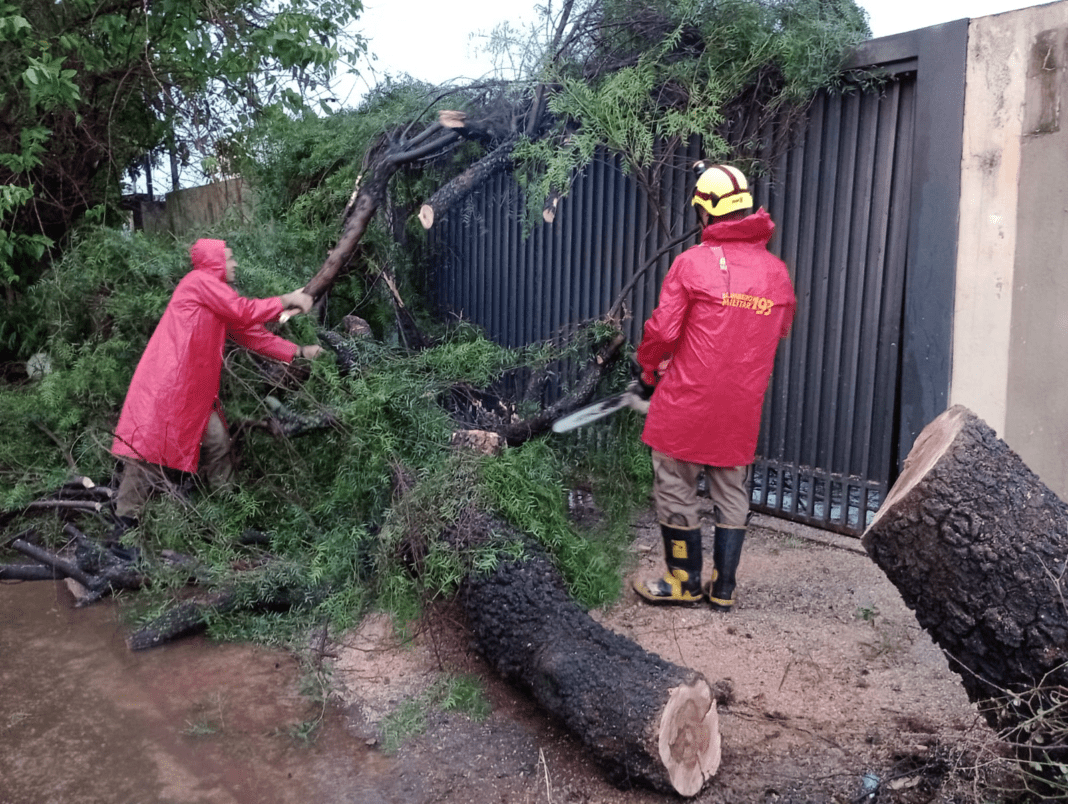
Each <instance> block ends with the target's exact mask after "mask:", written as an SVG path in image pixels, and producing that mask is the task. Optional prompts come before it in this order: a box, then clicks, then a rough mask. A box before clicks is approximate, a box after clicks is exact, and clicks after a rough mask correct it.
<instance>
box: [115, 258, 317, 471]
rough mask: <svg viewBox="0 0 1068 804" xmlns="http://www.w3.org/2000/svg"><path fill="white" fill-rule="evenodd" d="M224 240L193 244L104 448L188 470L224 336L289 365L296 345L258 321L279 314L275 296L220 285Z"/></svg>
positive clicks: (213, 393) (214, 387)
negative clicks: (247, 294) (248, 294)
mask: <svg viewBox="0 0 1068 804" xmlns="http://www.w3.org/2000/svg"><path fill="white" fill-rule="evenodd" d="M225 248H226V243H225V242H224V241H222V240H198V241H197V242H196V243H194V244H193V247H192V248H191V249H190V252H189V253H190V256H191V257H192V260H193V270H192V271H190V272H189V273H188V274H186V275H185V276H184V277H182V280H181V281H180V282H179V283H178V287H177V288H176V289H175V291H174V295H173V296H171V300H170V302H169V303H168V304H167V309H166V311H165V312H164V313H163V318H161V319H160V322H159V324H158V325H157V326H156V331H155V332H153V333H152V338H151V339H150V340H149V342H148V346H147V347H146V348H145V353H144V354H143V355H142V356H141V360H140V362H139V363H138V364H137V369H136V371H134V375H133V380H131V382H130V389H129V391H128V392H127V394H126V402H125V403H124V404H123V406H122V414H121V415H120V416H119V423H118V426H117V427H116V428H115V440H114V443H113V444H112V447H111V451H112V453H113V454H114V455H116V456H118V457H120V458H135V459H138V460H141V461H144V462H146V463H154V464H162V465H163V466H169V467H171V468H173V469H180V470H182V471H185V472H194V471H196V468H197V462H198V460H199V457H200V441H201V438H202V437H203V435H204V429H205V427H207V424H208V418H209V417H210V416H211V412H212V409H213V408H214V407H216V405H217V403H218V396H219V376H220V373H221V371H222V359H223V343H224V341H225V339H226V338H227V336H229V337H230V338H232V339H233V340H234V341H236V342H237V343H239V344H240V345H241V346H244V347H246V348H248V349H251V350H252V351H254V352H257V353H259V354H261V355H264V356H266V357H273V358H275V359H276V360H282V361H286V362H289V361H291V360H292V359H293V357H294V356H295V354H296V352H297V349H298V347H297V346H296V345H295V344H293V343H291V342H290V341H287V340H285V339H284V338H280V337H278V336H277V335H272V334H271V333H270V332H268V331H267V330H266V329H265V328H264V326H263V322H265V321H270V320H272V319H275V318H277V317H278V316H279V314H280V313H281V312H282V302H281V301H280V300H279V299H278V298H277V297H275V298H271V299H246V298H244V297H242V296H240V295H238V293H237V291H235V290H234V289H233V288H232V287H230V286H229V285H228V284H227V283H226V255H225V253H224V249H225Z"/></svg>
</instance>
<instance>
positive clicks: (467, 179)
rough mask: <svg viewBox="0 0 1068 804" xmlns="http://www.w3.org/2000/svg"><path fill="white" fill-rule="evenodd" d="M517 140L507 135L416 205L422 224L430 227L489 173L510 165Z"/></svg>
mask: <svg viewBox="0 0 1068 804" xmlns="http://www.w3.org/2000/svg"><path fill="white" fill-rule="evenodd" d="M516 142H518V138H517V137H514V136H513V137H509V138H508V139H506V140H505V141H504V142H502V143H501V144H500V145H498V146H497V147H496V148H494V149H493V150H492V151H490V153H488V154H486V155H485V156H484V157H482V158H481V159H479V160H478V161H477V162H475V163H474V164H473V165H471V167H469V168H468V169H467V170H465V171H464V172H463V173H461V174H460V175H459V176H456V177H455V178H453V179H452V180H451V181H450V182H449V183H448V184H446V185H444V186H443V187H441V188H440V189H439V190H438V191H437V192H436V193H434V195H432V196H431V197H430V198H429V199H428V200H427V201H426V203H424V204H423V206H422V207H420V209H419V222H420V223H421V224H422V225H423V228H424V229H429V228H430V227H431V226H433V225H434V221H435V219H436V218H437V217H439V216H440V215H441V214H442V213H444V212H445V211H446V210H448V209H451V208H452V207H454V206H455V205H456V204H458V203H459V202H460V201H462V200H463V199H464V198H466V197H467V196H468V195H469V194H470V193H471V192H472V191H473V190H475V189H476V188H478V187H481V186H482V185H483V184H485V183H486V181H488V180H489V179H490V178H491V177H492V176H495V175H496V174H497V173H500V172H501V171H502V170H506V169H508V168H510V167H511V166H512V152H513V151H514V150H515V146H516Z"/></svg>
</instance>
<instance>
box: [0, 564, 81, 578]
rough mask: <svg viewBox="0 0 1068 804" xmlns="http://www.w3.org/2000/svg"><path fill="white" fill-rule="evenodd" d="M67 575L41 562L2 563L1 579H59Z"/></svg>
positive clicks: (0, 566) (0, 567)
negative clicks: (43, 565)
mask: <svg viewBox="0 0 1068 804" xmlns="http://www.w3.org/2000/svg"><path fill="white" fill-rule="evenodd" d="M65 577H66V576H65V575H64V574H63V572H62V571H60V570H58V569H55V568H54V567H42V566H41V565H40V564H0V581H57V580H60V579H61V578H65Z"/></svg>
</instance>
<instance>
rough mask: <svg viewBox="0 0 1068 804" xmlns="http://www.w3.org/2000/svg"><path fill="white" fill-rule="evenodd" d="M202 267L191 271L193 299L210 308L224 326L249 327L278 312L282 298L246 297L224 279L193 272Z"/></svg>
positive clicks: (270, 317) (273, 317)
mask: <svg viewBox="0 0 1068 804" xmlns="http://www.w3.org/2000/svg"><path fill="white" fill-rule="evenodd" d="M198 274H205V272H204V271H193V272H192V276H196V278H197V279H198V280H200V281H199V282H198V285H199V287H197V288H196V300H197V301H198V302H199V303H200V304H203V305H204V306H205V307H207V308H208V309H209V310H211V311H212V312H213V313H214V314H215V315H216V316H218V318H219V319H220V320H221V321H223V322H224V323H225V324H226V326H227V328H228V329H229V328H231V327H237V328H243V327H249V326H252V325H253V324H262V323H263V322H264V321H272V320H274V319H275V318H278V316H279V315H281V313H282V301H281V299H280V298H279V297H277V296H274V297H272V298H269V299H246V298H245V297H244V296H241V295H240V294H238V292H237V291H236V290H234V289H233V288H232V287H230V286H229V285H228V284H226V283H225V282H223V281H221V280H218V279H214V278H212V277H210V276H207V275H204V276H197V275H198Z"/></svg>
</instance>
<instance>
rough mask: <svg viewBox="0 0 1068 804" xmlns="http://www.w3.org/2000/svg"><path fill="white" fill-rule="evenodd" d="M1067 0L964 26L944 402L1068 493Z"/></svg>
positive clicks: (1064, 495) (1067, 495) (1063, 494)
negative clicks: (976, 419)
mask: <svg viewBox="0 0 1068 804" xmlns="http://www.w3.org/2000/svg"><path fill="white" fill-rule="evenodd" d="M1066 67H1068V0H1062V2H1058V3H1051V4H1048V5H1043V6H1036V7H1034V8H1028V9H1022V10H1019V11H1013V12H1008V13H1005V14H998V15H995V16H991V17H983V18H980V19H975V20H972V21H971V24H970V28H969V39H968V68H967V85H966V91H965V111H964V117H965V119H964V132H963V136H964V152H963V159H962V165H961V202H960V227H959V249H958V260H957V286H956V301H955V305H956V309H955V311H954V327H953V375H952V383H951V389H950V402H951V404H963V405H966V406H968V407H969V408H971V409H972V410H973V411H975V413H976V414H978V415H979V416H981V417H982V418H983V419H984V420H985V421H986V422H987V423H988V424H989V425H990V426H991V427H993V428H994V429H995V430H996V431H997V432H998V435H1000V436H1001V437H1002V438H1003V439H1005V441H1006V442H1007V443H1008V444H1009V446H1011V447H1012V448H1013V449H1014V450H1015V451H1016V452H1017V453H1019V455H1020V456H1021V457H1022V458H1023V459H1024V461H1025V462H1026V463H1027V464H1028V466H1030V467H1031V469H1032V470H1034V471H1035V472H1036V473H1037V474H1038V475H1039V476H1040V477H1041V478H1042V480H1043V481H1044V482H1045V484H1046V485H1047V486H1049V487H1050V488H1051V489H1052V490H1053V491H1055V492H1056V493H1057V494H1059V495H1060V496H1061V497H1062V498H1065V499H1068V129H1066V130H1062V121H1061V108H1062V106H1063V105H1064V104H1065V102H1066V101H1068V69H1066Z"/></svg>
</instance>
